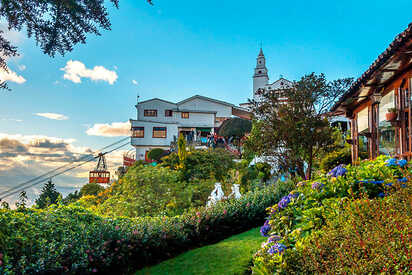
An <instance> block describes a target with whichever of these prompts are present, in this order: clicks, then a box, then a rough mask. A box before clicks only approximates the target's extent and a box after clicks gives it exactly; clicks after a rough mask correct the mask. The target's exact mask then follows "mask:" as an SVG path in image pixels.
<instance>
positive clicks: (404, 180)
mask: <svg viewBox="0 0 412 275" xmlns="http://www.w3.org/2000/svg"><path fill="white" fill-rule="evenodd" d="M398 181H399V182H402V183H405V182H408V179H407V178H405V177H403V178H401V179H398Z"/></svg>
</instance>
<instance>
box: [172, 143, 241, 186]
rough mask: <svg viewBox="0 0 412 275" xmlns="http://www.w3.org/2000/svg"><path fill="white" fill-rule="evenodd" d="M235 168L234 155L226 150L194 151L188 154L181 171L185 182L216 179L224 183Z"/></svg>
mask: <svg viewBox="0 0 412 275" xmlns="http://www.w3.org/2000/svg"><path fill="white" fill-rule="evenodd" d="M232 168H234V162H233V155H232V154H230V153H229V152H227V151H226V150H224V149H219V148H217V149H209V150H194V151H192V152H189V154H187V157H186V158H185V159H184V162H183V167H182V169H181V170H180V171H181V173H182V180H183V181H191V182H192V181H196V180H199V179H210V178H215V179H216V180H218V181H224V179H225V178H227V177H228V171H229V170H230V169H232Z"/></svg>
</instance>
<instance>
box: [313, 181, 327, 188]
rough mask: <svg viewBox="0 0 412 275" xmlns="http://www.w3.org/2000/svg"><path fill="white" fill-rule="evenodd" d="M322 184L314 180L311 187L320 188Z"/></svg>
mask: <svg viewBox="0 0 412 275" xmlns="http://www.w3.org/2000/svg"><path fill="white" fill-rule="evenodd" d="M323 186H324V184H323V183H320V182H317V181H315V182H314V183H312V189H313V190H319V189H322V187H323Z"/></svg>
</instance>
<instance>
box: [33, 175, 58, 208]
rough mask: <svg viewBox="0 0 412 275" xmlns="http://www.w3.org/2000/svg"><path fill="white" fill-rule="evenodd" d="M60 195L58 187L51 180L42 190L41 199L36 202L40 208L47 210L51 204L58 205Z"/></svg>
mask: <svg viewBox="0 0 412 275" xmlns="http://www.w3.org/2000/svg"><path fill="white" fill-rule="evenodd" d="M59 195H60V193H59V192H57V190H56V186H55V185H54V183H52V181H51V180H49V181H48V182H47V183H46V184H45V185H44V186H43V188H42V190H41V194H40V197H39V198H38V199H37V200H36V205H37V207H38V208H46V207H48V206H49V205H51V204H55V203H57V199H58V198H59Z"/></svg>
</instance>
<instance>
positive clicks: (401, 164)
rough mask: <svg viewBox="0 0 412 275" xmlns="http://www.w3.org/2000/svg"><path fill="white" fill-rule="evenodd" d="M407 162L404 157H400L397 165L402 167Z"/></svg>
mask: <svg viewBox="0 0 412 275" xmlns="http://www.w3.org/2000/svg"><path fill="white" fill-rule="evenodd" d="M407 164H408V161H407V160H406V159H401V160H399V161H398V165H399V166H400V167H402V168H403V167H405V166H406V165H407Z"/></svg>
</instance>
